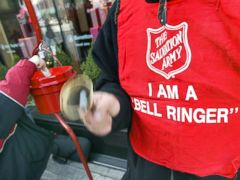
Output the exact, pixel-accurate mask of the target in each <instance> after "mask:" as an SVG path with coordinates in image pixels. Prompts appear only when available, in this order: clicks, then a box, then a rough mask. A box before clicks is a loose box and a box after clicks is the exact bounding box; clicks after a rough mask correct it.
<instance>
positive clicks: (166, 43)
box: [146, 22, 191, 79]
mask: <svg viewBox="0 0 240 180" xmlns="http://www.w3.org/2000/svg"><path fill="white" fill-rule="evenodd" d="M187 31H188V24H187V23H186V22H183V23H181V24H179V25H177V26H170V25H168V24H166V26H162V27H161V28H159V29H152V28H147V40H148V45H147V53H146V61H147V65H148V67H149V68H150V69H151V70H152V71H154V72H155V73H157V74H160V75H162V76H163V77H164V78H166V79H170V78H171V77H174V76H175V75H176V74H179V73H181V72H183V71H184V70H186V69H187V68H188V66H189V64H190V61H191V50H190V47H189V44H188V38H187Z"/></svg>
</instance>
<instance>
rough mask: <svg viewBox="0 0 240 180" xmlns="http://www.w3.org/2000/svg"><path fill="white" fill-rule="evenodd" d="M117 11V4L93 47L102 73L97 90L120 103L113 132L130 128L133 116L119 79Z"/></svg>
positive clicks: (95, 58)
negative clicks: (109, 94) (108, 94)
mask: <svg viewBox="0 0 240 180" xmlns="http://www.w3.org/2000/svg"><path fill="white" fill-rule="evenodd" d="M116 11H117V4H116V2H115V3H114V4H113V6H112V8H111V10H110V12H109V14H108V17H107V19H106V21H105V23H104V25H103V27H102V28H101V30H100V31H99V34H98V37H97V40H96V42H95V44H94V47H93V58H94V61H95V63H96V64H97V65H98V67H99V68H100V69H101V71H102V75H101V77H100V79H99V81H98V82H97V84H96V87H95V89H96V90H100V91H105V92H109V93H112V94H114V95H115V96H116V97H117V98H118V100H119V102H120V113H119V114H118V115H117V116H116V117H115V118H114V119H113V125H112V131H116V130H119V129H123V128H127V127H129V124H130V121H131V116H132V109H131V104H130V98H129V96H128V95H127V94H126V92H125V91H124V90H123V89H122V87H121V86H120V83H119V77H118V45H117V24H116V23H115V14H116Z"/></svg>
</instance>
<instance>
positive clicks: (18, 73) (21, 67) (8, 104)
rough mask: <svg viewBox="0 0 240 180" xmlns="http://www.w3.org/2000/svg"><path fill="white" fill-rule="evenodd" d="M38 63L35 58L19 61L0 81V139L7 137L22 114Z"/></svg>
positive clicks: (37, 59)
mask: <svg viewBox="0 0 240 180" xmlns="http://www.w3.org/2000/svg"><path fill="white" fill-rule="evenodd" d="M40 61H42V60H40V59H39V58H38V57H37V56H34V57H32V58H30V59H29V60H26V59H25V60H20V61H19V62H18V63H17V64H16V65H15V66H13V67H12V68H10V69H9V70H8V72H7V74H6V77H5V80H2V81H0V139H4V138H5V137H7V136H8V134H9V132H10V131H11V129H13V127H14V125H15V124H16V122H17V120H18V119H19V118H20V117H21V116H22V113H24V106H25V105H26V103H27V98H28V94H29V87H30V81H31V77H32V75H33V73H34V71H35V70H36V66H37V65H38V64H39V63H40ZM41 63H42V62H41Z"/></svg>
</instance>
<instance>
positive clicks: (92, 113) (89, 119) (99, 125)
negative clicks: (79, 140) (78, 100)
mask: <svg viewBox="0 0 240 180" xmlns="http://www.w3.org/2000/svg"><path fill="white" fill-rule="evenodd" d="M119 111H120V103H119V101H118V99H117V98H116V97H115V96H114V95H112V94H110V93H107V92H100V91H99V92H94V93H93V105H92V107H91V108H90V109H88V110H87V111H85V110H82V109H81V108H79V115H80V118H81V119H82V120H83V123H84V125H85V126H86V127H87V129H88V130H89V131H90V132H92V133H93V134H95V135H98V136H105V135H107V134H109V133H110V132H111V130H112V120H113V117H115V116H117V115H118V113H119Z"/></svg>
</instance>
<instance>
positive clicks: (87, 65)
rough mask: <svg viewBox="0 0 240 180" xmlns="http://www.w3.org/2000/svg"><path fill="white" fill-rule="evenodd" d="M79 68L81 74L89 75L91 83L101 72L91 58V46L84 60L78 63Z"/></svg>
mask: <svg viewBox="0 0 240 180" xmlns="http://www.w3.org/2000/svg"><path fill="white" fill-rule="evenodd" d="M80 69H81V72H82V73H83V74H85V75H87V76H89V78H90V79H91V80H92V81H93V83H94V82H95V81H96V79H97V78H98V77H99V75H100V74H101V70H100V69H99V68H98V66H97V65H96V64H95V62H94V60H93V57H92V47H91V48H90V49H89V51H88V56H87V58H86V60H85V61H84V62H83V63H82V64H81V65H80Z"/></svg>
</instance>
